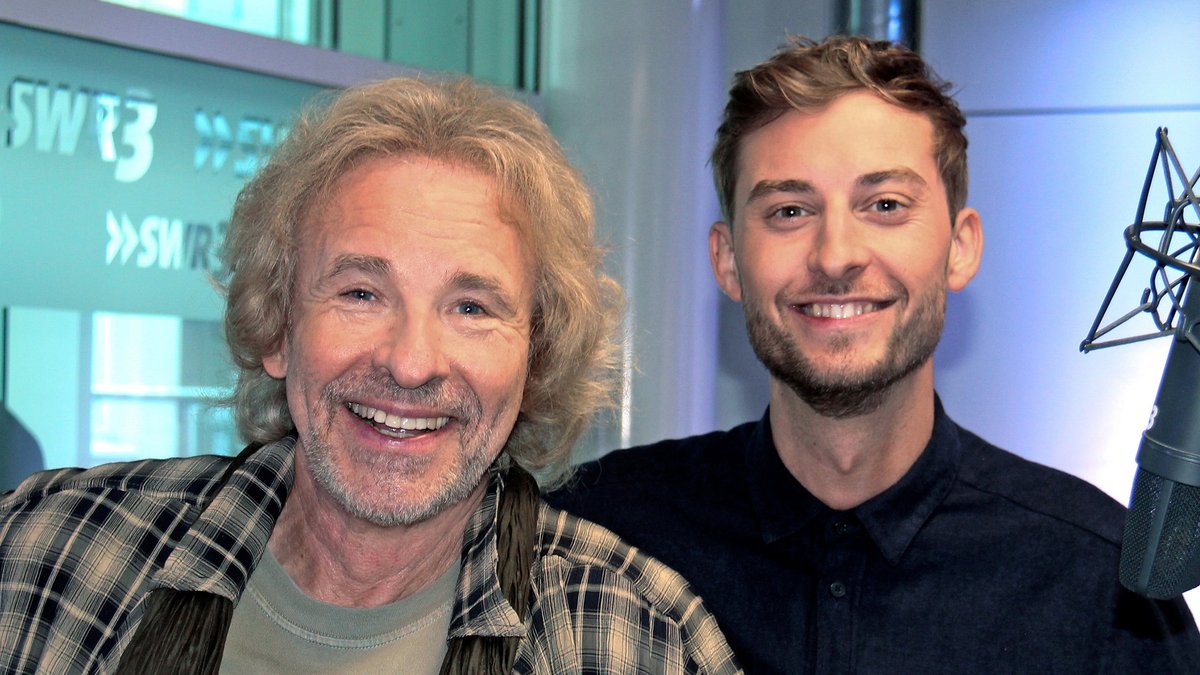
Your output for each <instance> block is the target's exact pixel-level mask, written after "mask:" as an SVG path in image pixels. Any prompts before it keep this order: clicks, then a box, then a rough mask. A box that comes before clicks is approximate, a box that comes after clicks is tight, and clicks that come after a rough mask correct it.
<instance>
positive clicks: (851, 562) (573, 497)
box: [550, 403, 1200, 675]
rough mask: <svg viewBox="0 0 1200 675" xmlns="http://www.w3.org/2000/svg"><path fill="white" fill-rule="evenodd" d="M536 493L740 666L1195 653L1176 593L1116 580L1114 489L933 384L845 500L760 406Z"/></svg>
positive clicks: (1002, 664) (1188, 662)
mask: <svg viewBox="0 0 1200 675" xmlns="http://www.w3.org/2000/svg"><path fill="white" fill-rule="evenodd" d="M550 501H551V502H552V503H553V504H555V505H557V506H559V507H562V508H565V509H566V510H569V511H572V512H575V513H577V514H579V515H581V516H584V517H586V518H588V519H591V520H594V521H596V522H598V523H600V524H602V525H605V526H607V527H609V528H611V529H612V530H614V531H615V532H617V534H619V535H620V536H621V537H623V538H625V539H626V540H627V541H629V542H630V543H633V544H634V545H636V546H639V547H641V548H642V549H644V550H645V551H646V552H648V553H650V554H651V555H654V556H656V557H658V558H659V559H661V560H663V561H664V562H666V563H667V564H668V565H670V566H671V567H673V568H675V569H676V570H678V571H679V572H680V573H681V574H683V576H684V577H686V578H687V579H688V580H689V581H690V582H691V583H692V585H693V587H694V588H695V589H696V591H697V592H698V593H699V594H700V595H701V596H702V597H703V598H704V599H705V601H706V603H707V604H708V606H709V607H710V609H711V610H712V611H713V613H714V614H715V615H716V616H717V620H718V622H719V623H720V624H721V627H722V630H723V631H724V632H725V634H726V636H727V637H728V638H729V641H730V644H731V646H732V647H733V649H734V652H735V653H736V654H737V655H738V657H739V659H740V660H741V661H742V664H743V666H744V667H745V668H746V671H747V672H748V673H968V672H986V673H1039V675H1042V674H1045V673H1102V672H1110V673H1138V672H1154V673H1171V672H1200V636H1198V635H1197V632H1196V627H1195V624H1194V622H1193V619H1192V615H1191V614H1190V612H1189V611H1188V609H1187V607H1186V605H1185V604H1184V603H1183V601H1182V600H1180V599H1176V600H1173V601H1168V602H1153V601H1149V600H1145V599H1143V598H1140V597H1138V596H1136V595H1134V594H1132V593H1130V592H1128V591H1125V590H1124V589H1122V588H1121V587H1120V585H1119V583H1118V581H1117V567H1118V561H1119V551H1120V537H1121V531H1122V527H1123V520H1124V508H1123V507H1122V506H1121V505H1120V504H1118V503H1117V502H1115V501H1114V500H1112V499H1111V498H1109V497H1108V496H1107V495H1105V494H1103V493H1102V492H1101V491H1099V490H1098V489H1096V488H1094V487H1092V486H1091V485H1089V484H1087V483H1085V482H1084V481H1082V480H1079V479H1077V478H1074V477H1072V476H1069V475H1067V474H1065V473H1062V472H1060V471H1056V470H1054V469H1050V468H1047V467H1044V466H1041V465H1038V464H1034V463H1032V462H1029V461H1027V460H1024V459H1021V458H1019V457H1017V456H1015V455H1013V454H1011V453H1008V452H1005V451H1003V450H1000V449H999V448H996V447H995V446H992V445H990V444H988V443H987V442H985V441H983V440H981V439H980V438H979V437H977V436H975V435H974V434H972V433H970V432H968V431H966V430H964V429H962V428H961V427H959V426H958V425H956V424H955V423H954V422H953V421H951V420H950V419H949V418H948V417H947V416H946V414H945V412H944V411H943V410H942V407H941V405H940V403H938V405H937V414H936V420H935V423H934V429H933V434H932V438H931V439H930V441H929V444H928V446H927V447H926V448H925V450H924V452H923V453H922V454H921V456H920V458H919V459H918V460H917V462H916V463H915V464H914V466H913V467H912V468H911V469H910V470H909V471H908V473H907V474H906V475H905V476H904V477H903V478H902V479H901V480H900V481H899V482H898V483H897V484H895V485H893V486H892V487H891V488H889V489H888V490H886V491H885V492H884V493H882V494H880V495H878V496H876V497H874V498H872V499H870V500H868V501H867V502H865V503H863V504H861V505H860V506H858V507H857V508H854V509H851V510H848V511H835V510H833V509H830V508H829V507H827V506H825V505H824V504H823V503H821V502H820V501H819V500H817V499H816V498H815V497H813V496H812V495H811V494H810V493H809V492H808V491H807V490H805V489H804V487H803V486H801V485H800V483H798V482H797V481H796V480H795V479H794V478H793V477H792V475H791V474H790V473H789V472H788V470H787V469H786V468H785V467H784V465H783V462H782V461H781V460H780V458H779V455H778V453H777V452H776V450H775V445H774V443H773V441H772V437H771V427H770V423H769V421H768V417H767V416H766V415H764V416H763V418H762V419H761V420H760V421H759V422H757V423H748V424H744V425H742V426H739V427H736V428H734V429H732V430H730V431H727V432H715V433H710V434H705V435H702V436H695V437H692V438H687V439H682V440H671V441H663V442H660V443H656V444H654V445H650V446H645V447H640V448H633V449H628V450H622V451H618V452H614V453H611V454H609V455H608V456H606V457H604V458H602V459H601V460H599V461H598V462H593V463H590V464H587V465H584V466H583V467H581V470H580V473H579V475H578V476H577V478H576V479H575V480H574V481H573V482H572V483H570V484H569V485H568V486H567V488H565V489H563V490H561V491H559V492H557V493H555V494H552V495H551V496H550Z"/></svg>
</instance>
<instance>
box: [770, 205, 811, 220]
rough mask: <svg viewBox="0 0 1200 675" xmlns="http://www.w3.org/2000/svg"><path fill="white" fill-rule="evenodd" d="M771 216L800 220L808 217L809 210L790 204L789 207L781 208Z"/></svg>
mask: <svg viewBox="0 0 1200 675" xmlns="http://www.w3.org/2000/svg"><path fill="white" fill-rule="evenodd" d="M771 215H773V216H775V217H777V218H799V217H801V216H807V215H808V210H807V209H804V208H802V207H799V206H796V205H795V204H789V205H787V206H781V207H779V208H777V209H775V212H774V213H772V214H771Z"/></svg>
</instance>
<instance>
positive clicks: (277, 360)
mask: <svg viewBox="0 0 1200 675" xmlns="http://www.w3.org/2000/svg"><path fill="white" fill-rule="evenodd" d="M497 190H498V187H497V184H496V181H495V180H494V179H493V178H491V177H490V176H486V175H484V174H481V173H479V172H477V171H474V170H472V169H468V168H464V167H461V166H457V165H449V164H445V163H441V162H438V161H434V160H431V159H428V158H424V157H402V158H380V159H373V160H369V161H367V162H366V163H364V164H363V165H361V166H359V167H356V168H355V169H353V170H352V171H350V172H349V173H347V174H346V175H345V176H343V177H342V178H341V179H340V180H339V181H338V183H337V184H336V185H335V187H334V189H333V191H332V193H331V195H330V198H329V199H328V200H327V203H325V204H322V205H319V206H318V208H317V209H316V210H315V211H314V212H313V213H312V214H311V215H310V217H309V219H308V220H307V222H305V223H304V224H303V226H302V227H301V228H300V235H299V241H298V266H297V270H296V279H295V285H294V289H293V297H294V304H293V310H292V316H291V325H290V328H289V330H288V335H287V338H286V341H285V344H283V345H280V348H279V349H278V350H277V351H276V352H274V353H273V354H271V355H269V356H268V357H267V358H266V359H264V365H265V367H266V369H267V371H268V372H269V373H270V374H271V375H273V376H274V377H279V378H286V385H287V395H288V406H289V409H290V410H291V414H292V418H293V420H294V421H295V424H296V427H297V430H298V432H299V444H298V448H297V469H298V470H306V471H309V472H311V474H312V476H313V479H314V482H315V483H316V484H317V485H319V486H320V487H321V488H322V489H323V490H324V491H325V492H327V493H328V494H329V495H330V496H332V497H333V498H334V499H335V500H336V503H338V504H340V505H341V507H342V508H343V509H345V510H346V511H347V512H348V513H349V514H351V515H353V516H355V517H358V518H362V519H365V520H367V521H370V522H372V523H375V524H378V525H397V524H412V523H416V522H420V521H423V520H426V519H428V518H430V517H432V516H434V515H436V514H437V513H439V512H441V511H442V510H444V509H445V508H447V507H448V506H450V505H452V504H456V503H458V502H460V501H462V500H463V499H465V498H466V497H467V496H468V495H470V494H471V493H472V491H473V490H474V489H475V488H476V487H477V486H478V485H479V483H480V480H481V478H482V476H483V475H484V474H485V473H486V471H487V468H488V466H489V465H490V464H491V462H492V461H493V460H494V459H495V457H496V456H497V455H498V454H499V452H500V450H501V448H502V447H503V446H504V443H505V441H506V440H507V439H508V436H509V433H510V432H511V430H512V428H513V425H514V423H515V422H516V418H517V413H518V411H519V410H520V406H521V398H522V395H523V392H524V386H525V379H526V374H527V362H528V355H529V339H530V320H531V315H532V310H533V271H532V260H531V258H530V254H529V251H528V249H527V248H526V246H525V245H524V243H523V242H522V240H521V238H520V236H519V235H518V233H517V231H516V229H515V228H514V227H513V226H512V225H510V224H507V223H505V222H503V221H502V220H501V217H500V207H499V196H498V192H497Z"/></svg>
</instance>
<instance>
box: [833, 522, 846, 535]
mask: <svg viewBox="0 0 1200 675" xmlns="http://www.w3.org/2000/svg"><path fill="white" fill-rule="evenodd" d="M848 532H850V523H847V522H846V521H844V520H839V521H837V522H836V523H834V524H833V533H834V534H836V535H837V536H839V537H844V536H846V534H847V533H848Z"/></svg>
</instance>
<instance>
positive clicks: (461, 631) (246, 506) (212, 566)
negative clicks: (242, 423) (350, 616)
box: [153, 436, 526, 637]
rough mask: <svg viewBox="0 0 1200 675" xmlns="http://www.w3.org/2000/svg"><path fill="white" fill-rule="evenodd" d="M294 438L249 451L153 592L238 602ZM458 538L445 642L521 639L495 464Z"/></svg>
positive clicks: (270, 525)
mask: <svg viewBox="0 0 1200 675" xmlns="http://www.w3.org/2000/svg"><path fill="white" fill-rule="evenodd" d="M295 444H296V439H295V437H293V436H289V437H287V438H284V439H282V440H280V441H277V442H275V443H272V444H270V445H266V446H264V447H262V448H260V449H258V450H256V451H252V452H250V453H248V454H247V455H246V456H245V457H244V458H242V459H243V461H242V462H241V464H240V465H239V466H237V467H236V468H235V469H234V470H233V472H232V473H231V474H230V476H229V479H228V481H227V482H226V483H225V485H224V486H223V487H221V488H220V489H219V490H218V491H217V493H216V494H215V495H214V496H213V497H212V500H211V501H210V502H209V504H208V506H207V507H206V508H205V509H204V511H203V512H202V513H201V514H200V515H199V516H198V517H197V519H196V521H195V523H194V524H193V525H192V527H191V529H189V531H188V533H187V534H186V535H185V536H184V538H183V539H182V540H181V541H180V542H179V545H178V546H176V547H175V550H174V551H173V552H172V553H171V555H170V557H168V558H167V562H166V564H164V565H163V567H162V569H161V570H160V571H159V572H158V573H157V574H156V575H155V576H154V581H153V584H154V586H155V587H166V588H174V589H178V590H197V591H206V592H210V593H215V594H217V595H221V596H224V597H226V598H229V599H230V600H232V601H234V602H237V599H238V598H239V597H240V596H241V594H242V591H243V590H244V589H245V588H246V584H247V582H248V581H249V579H250V574H251V573H252V572H253V570H254V567H255V566H256V565H257V564H258V560H259V558H260V557H261V556H262V554H263V552H264V551H266V548H267V541H268V540H269V539H270V538H271V531H272V530H273V529H274V528H275V521H276V520H277V519H278V518H279V514H280V513H281V512H282V511H283V505H284V503H285V502H286V501H287V498H288V494H289V493H290V492H291V488H292V483H293V480H294V478H295ZM487 480H488V489H487V492H486V493H485V494H484V497H483V500H482V502H480V504H479V506H478V507H477V508H476V509H475V512H474V513H473V514H472V515H471V519H470V521H469V522H468V524H467V529H466V531H465V533H464V536H463V548H462V571H461V572H460V574H459V581H458V593H457V595H456V597H455V602H454V614H453V616H452V617H451V620H450V633H449V637H461V636H466V635H496V636H503V637H521V636H524V635H525V632H526V629H525V626H524V624H523V623H522V621H521V619H520V618H519V617H518V616H517V613H516V610H514V609H513V607H512V606H511V605H510V604H509V603H508V601H507V600H506V599H505V598H504V593H503V591H502V590H501V589H500V580H499V578H498V577H497V575H496V569H497V563H498V561H499V555H498V553H497V550H496V515H497V506H498V503H499V498H500V491H501V490H502V489H503V481H502V480H501V478H500V472H499V469H498V466H497V464H493V466H492V469H491V470H490V472H489V474H488V477H487Z"/></svg>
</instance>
